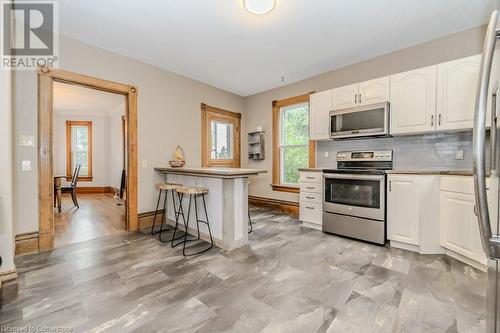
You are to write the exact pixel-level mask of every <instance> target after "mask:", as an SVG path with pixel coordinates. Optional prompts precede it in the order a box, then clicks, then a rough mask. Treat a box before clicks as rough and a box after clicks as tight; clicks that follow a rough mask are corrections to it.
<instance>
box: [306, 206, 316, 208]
mask: <svg viewBox="0 0 500 333" xmlns="http://www.w3.org/2000/svg"><path fill="white" fill-rule="evenodd" d="M306 208H307V209H314V207H311V206H306Z"/></svg>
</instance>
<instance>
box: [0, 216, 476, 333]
mask: <svg viewBox="0 0 500 333" xmlns="http://www.w3.org/2000/svg"><path fill="white" fill-rule="evenodd" d="M252 216H253V220H254V233H253V234H251V235H250V240H251V244H250V246H249V247H245V248H242V249H239V250H236V251H233V252H231V253H225V252H223V251H221V250H218V249H213V250H211V251H210V252H207V253H205V254H203V255H201V256H198V257H191V258H184V257H182V255H181V254H180V252H179V250H178V249H171V248H170V246H169V245H168V244H164V243H160V242H159V241H158V240H156V239H154V238H152V237H151V236H149V235H147V234H132V235H125V236H124V235H117V236H109V237H105V238H101V239H97V240H92V241H87V242H82V243H78V244H74V245H70V246H67V247H63V248H60V249H57V250H55V251H53V252H51V253H44V254H38V255H31V256H26V257H24V258H21V259H19V260H18V262H17V264H18V268H19V270H20V271H21V272H22V273H21V274H20V277H19V284H18V286H16V285H13V284H11V285H8V286H7V287H6V288H5V289H4V291H3V295H2V305H3V307H2V309H1V310H0V325H1V326H2V327H0V331H2V329H3V330H6V329H8V328H12V327H20V326H27V325H28V326H43V327H63V328H71V329H72V331H73V332H156V331H161V332H204V333H205V332H245V333H246V332H301V333H302V332H483V331H484V319H485V313H484V312H485V290H486V289H485V288H486V287H485V278H486V277H485V274H484V273H482V272H479V271H478V270H476V269H474V268H471V267H469V266H467V265H464V264H462V263H460V262H458V261H456V260H454V259H451V258H447V257H443V256H419V255H417V254H414V253H410V252H405V251H401V250H396V249H389V248H385V247H379V246H376V245H370V244H366V243H363V242H358V241H354V240H350V239H346V238H341V237H336V236H332V235H327V234H324V233H322V232H320V231H315V230H310V229H306V228H302V227H301V226H300V224H299V222H298V221H297V219H296V218H294V217H291V216H288V215H283V214H280V213H277V212H272V211H268V210H261V209H257V208H253V209H252ZM194 246H196V245H194Z"/></svg>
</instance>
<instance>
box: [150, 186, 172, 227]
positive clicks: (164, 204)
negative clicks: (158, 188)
mask: <svg viewBox="0 0 500 333" xmlns="http://www.w3.org/2000/svg"><path fill="white" fill-rule="evenodd" d="M167 197H168V190H165V197H164V199H163V213H161V220H160V229H159V230H158V231H154V230H153V228H154V224H153V226H152V227H151V234H152V235H156V234H159V233H161V231H162V229H163V221H164V220H165V213H166V212H167Z"/></svg>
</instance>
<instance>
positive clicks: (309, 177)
mask: <svg viewBox="0 0 500 333" xmlns="http://www.w3.org/2000/svg"><path fill="white" fill-rule="evenodd" d="M306 179H314V177H311V176H308V177H306Z"/></svg>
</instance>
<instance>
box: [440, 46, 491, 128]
mask: <svg viewBox="0 0 500 333" xmlns="http://www.w3.org/2000/svg"><path fill="white" fill-rule="evenodd" d="M480 65H481V55H477V56H472V57H467V58H462V59H458V60H454V61H449V62H445V63H442V64H439V65H438V66H437V104H436V109H437V111H436V113H437V122H436V126H437V127H436V128H437V129H438V130H456V129H470V128H472V127H473V126H474V106H475V102H476V90H477V82H478V79H479V67H480ZM488 114H489V112H488ZM488 125H489V123H488Z"/></svg>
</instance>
